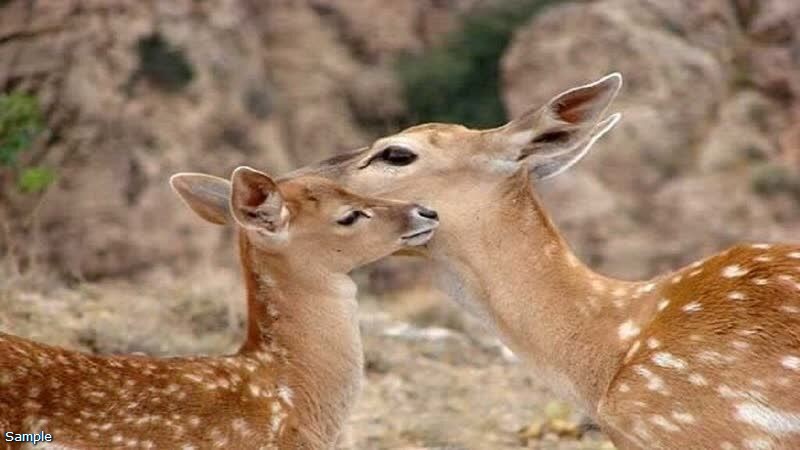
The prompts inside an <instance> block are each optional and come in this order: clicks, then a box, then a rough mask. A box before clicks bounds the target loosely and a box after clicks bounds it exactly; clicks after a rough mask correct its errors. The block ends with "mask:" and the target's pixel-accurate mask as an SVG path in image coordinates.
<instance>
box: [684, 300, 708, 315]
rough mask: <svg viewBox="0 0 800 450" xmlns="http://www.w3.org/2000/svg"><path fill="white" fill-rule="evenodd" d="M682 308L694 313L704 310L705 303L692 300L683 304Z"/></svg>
mask: <svg viewBox="0 0 800 450" xmlns="http://www.w3.org/2000/svg"><path fill="white" fill-rule="evenodd" d="M681 309H682V310H684V311H685V312H687V313H693V312H697V311H700V310H702V309H703V305H701V304H700V302H690V303H687V304H685V305H683V307H682V308H681Z"/></svg>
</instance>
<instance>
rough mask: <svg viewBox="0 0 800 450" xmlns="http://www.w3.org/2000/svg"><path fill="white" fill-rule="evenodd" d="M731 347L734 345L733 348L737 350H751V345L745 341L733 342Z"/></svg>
mask: <svg viewBox="0 0 800 450" xmlns="http://www.w3.org/2000/svg"><path fill="white" fill-rule="evenodd" d="M731 345H733V347H734V348H735V349H737V350H747V349H748V348H750V344H748V343H747V342H744V341H733V342H731Z"/></svg>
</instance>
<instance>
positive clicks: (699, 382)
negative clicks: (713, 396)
mask: <svg viewBox="0 0 800 450" xmlns="http://www.w3.org/2000/svg"><path fill="white" fill-rule="evenodd" d="M689 383H692V384H693V385H695V386H708V380H706V377H704V376H702V375H700V374H699V373H693V374H690V375H689Z"/></svg>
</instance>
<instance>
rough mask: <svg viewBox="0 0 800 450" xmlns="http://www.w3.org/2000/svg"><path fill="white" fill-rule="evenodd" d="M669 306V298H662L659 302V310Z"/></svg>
mask: <svg viewBox="0 0 800 450" xmlns="http://www.w3.org/2000/svg"><path fill="white" fill-rule="evenodd" d="M667 306H669V300H667V299H662V300H661V301H660V302H658V306H657V308H658V310H659V311H663V310H665V309H666V308H667Z"/></svg>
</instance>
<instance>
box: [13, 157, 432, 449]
mask: <svg viewBox="0 0 800 450" xmlns="http://www.w3.org/2000/svg"><path fill="white" fill-rule="evenodd" d="M178 177H179V178H178V179H174V180H173V185H174V187H176V190H177V191H178V192H179V193H180V194H181V195H182V196H183V198H184V199H185V200H186V201H187V203H188V204H189V206H191V207H192V209H194V210H195V211H196V212H198V213H199V214H200V215H201V216H202V217H204V218H206V219H207V220H209V221H212V222H215V223H224V222H227V221H233V220H235V221H236V223H237V224H238V227H239V249H240V260H241V264H242V267H243V273H244V280H245V285H246V292H247V308H248V322H247V336H246V340H245V342H244V343H243V344H242V346H241V348H240V350H239V351H238V352H237V353H236V354H233V355H229V356H222V357H175V358H153V357H146V356H124V355H120V356H98V355H89V354H84V353H80V352H76V351H70V350H65V349H61V348H57V347H52V346H47V345H43V344H40V343H35V342H32V341H29V340H25V339H22V338H19V337H15V336H11V335H7V334H0V429H1V430H2V431H3V432H4V433H5V432H9V431H11V432H14V433H19V434H22V433H39V432H41V431H44V432H47V433H49V434H50V435H52V437H53V441H52V443H40V444H38V445H37V447H36V448H54V449H88V448H109V447H115V448H144V449H183V450H192V449H194V450H199V449H213V448H220V449H229V448H237V449H238V448H241V449H281V450H282V449H328V448H332V447H333V445H334V443H335V441H336V439H337V436H338V435H339V431H340V428H341V425H342V423H343V421H344V419H345V418H346V416H347V413H348V411H349V409H350V407H351V406H352V404H353V402H354V401H355V399H356V396H357V394H358V392H359V390H360V382H361V377H362V358H363V356H362V349H361V338H360V334H359V329H358V320H357V315H356V312H357V304H356V299H355V295H356V287H355V284H354V283H353V282H352V280H351V279H350V278H349V277H348V276H347V272H349V271H350V270H351V269H352V268H353V267H356V266H358V265H361V264H364V263H366V262H370V261H373V260H375V259H377V258H379V257H381V256H384V255H386V254H389V253H391V252H393V251H396V250H399V249H402V248H404V247H407V246H411V245H419V244H423V243H425V242H426V241H427V238H428V237H429V236H430V234H431V233H432V230H433V228H434V227H435V225H436V222H435V213H433V212H432V211H430V210H426V209H424V208H422V207H418V206H416V205H410V204H404V203H400V202H391V201H382V200H377V199H367V198H361V197H357V196H354V195H352V194H349V193H346V192H344V191H340V190H338V188H336V187H335V186H332V184H330V183H329V182H327V181H324V180H319V181H316V180H313V181H310V180H306V181H295V182H287V183H283V184H282V185H281V189H280V190H278V187H277V185H275V184H274V183H273V182H272V181H271V180H270V179H269V178H268V177H266V175H264V174H261V173H259V172H256V171H253V170H252V169H237V171H236V172H234V177H233V186H232V188H231V186H230V183H228V181H227V180H222V179H217V178H214V177H208V176H203V175H198V174H183V175H180V176H178ZM231 190H233V194H230V191H231ZM276 196H277V197H276ZM229 197H231V200H230V207H229V206H228V198H229ZM284 202H285V203H286V204H284ZM329 213H330V214H329ZM343 213H345V216H344V220H341V219H340V220H338V221H337V220H336V218H338V217H339V216H341V215H342V214H343ZM331 214H332V215H333V216H334V217H333V218H330V217H329V216H330V215H331ZM354 214H356V215H358V214H363V215H368V216H369V218H368V219H367V218H362V219H361V220H360V221H359V222H360V223H358V224H357V223H356V220H355V219H353V220H351V219H352V217H354V216H353V215H354ZM329 220H330V222H329ZM290 221H291V223H290ZM339 222H341V223H342V224H339ZM364 222H370V223H364ZM15 445H17V444H14V443H5V442H4V443H3V444H0V448H17V447H15ZM42 446H44V447H42Z"/></svg>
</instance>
